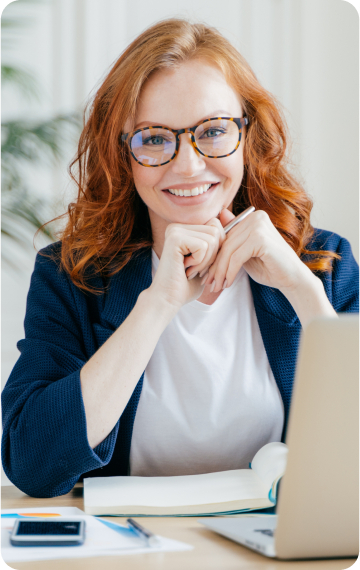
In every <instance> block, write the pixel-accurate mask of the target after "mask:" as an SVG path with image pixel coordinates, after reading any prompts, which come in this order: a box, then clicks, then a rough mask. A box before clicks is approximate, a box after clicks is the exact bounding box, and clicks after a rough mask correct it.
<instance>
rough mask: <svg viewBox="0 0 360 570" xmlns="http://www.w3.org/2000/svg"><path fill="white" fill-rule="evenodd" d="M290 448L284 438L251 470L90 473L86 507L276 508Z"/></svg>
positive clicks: (140, 511)
mask: <svg viewBox="0 0 360 570" xmlns="http://www.w3.org/2000/svg"><path fill="white" fill-rule="evenodd" d="M287 452H288V449H287V446H286V445H285V444H284V443H279V442H274V443H268V444H267V445H265V446H264V447H262V448H261V449H260V450H259V451H258V452H257V453H256V455H255V457H254V459H253V460H252V462H251V466H250V468H249V469H236V470H233V471H221V472H219V473H206V474H204V475H183V476H176V477H88V478H84V510H85V512H86V513H88V514H90V515H119V516H141V515H143V516H149V515H152V516H154V515H155V516H156V515H157V516H164V515H165V516H166V515H170V516H175V515H182V516H190V515H194V516H199V515H219V514H235V513H239V512H241V511H246V510H253V509H263V508H268V507H272V506H273V505H274V504H275V502H276V489H277V484H278V482H279V480H280V478H281V477H282V475H283V474H284V472H285V467H286V459H287Z"/></svg>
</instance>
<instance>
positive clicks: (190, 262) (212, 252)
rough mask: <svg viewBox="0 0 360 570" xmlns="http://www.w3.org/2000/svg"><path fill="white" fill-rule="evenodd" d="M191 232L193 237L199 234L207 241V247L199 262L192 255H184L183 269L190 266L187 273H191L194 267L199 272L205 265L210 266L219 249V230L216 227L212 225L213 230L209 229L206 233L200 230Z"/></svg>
mask: <svg viewBox="0 0 360 570" xmlns="http://www.w3.org/2000/svg"><path fill="white" fill-rule="evenodd" d="M191 234H192V235H193V236H194V237H196V236H199V237H201V238H202V239H203V240H204V241H206V242H207V243H208V249H207V252H206V255H205V257H204V259H202V260H201V261H200V263H199V262H197V259H195V257H194V256H193V255H191V254H189V256H186V257H185V259H184V267H185V269H188V268H190V267H191V268H192V269H191V271H189V273H192V272H193V271H194V270H195V268H196V269H197V271H198V272H201V271H202V270H203V269H204V268H205V267H208V266H210V265H211V264H212V263H213V261H214V260H215V259H216V255H217V252H218V250H219V239H220V232H219V230H218V229H217V228H214V227H213V230H210V232H209V233H207V234H204V233H202V232H194V233H193V232H191ZM189 273H188V275H189Z"/></svg>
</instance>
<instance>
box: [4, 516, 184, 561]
mask: <svg viewBox="0 0 360 570" xmlns="http://www.w3.org/2000/svg"><path fill="white" fill-rule="evenodd" d="M26 516H27V517H35V516H39V517H43V518H45V517H46V518H49V517H50V516H53V517H58V518H59V519H61V518H64V517H66V518H82V519H84V520H85V522H86V529H85V541H84V544H82V545H80V546H21V547H17V546H12V545H11V543H10V534H11V531H12V527H13V525H14V522H15V520H16V519H17V518H19V517H21V518H22V517H26ZM105 523H106V521H104V522H103V521H101V520H100V519H97V518H96V517H93V516H90V515H86V514H85V513H84V512H83V511H81V510H80V509H77V508H76V507H61V508H58V507H43V508H31V509H3V510H2V511H1V554H2V557H3V559H4V560H5V562H20V561H31V560H50V559H56V558H83V557H88V556H121V555H129V554H140V553H152V552H171V551H180V550H191V549H192V546H190V545H188V544H184V543H183V542H178V541H177V540H171V539H168V538H163V537H159V539H160V543H159V545H158V546H156V547H153V548H149V547H145V546H144V543H143V542H142V541H141V540H140V539H139V538H138V537H137V536H136V535H134V533H133V532H132V531H130V530H129V529H128V528H127V527H124V526H120V525H117V526H119V528H118V529H114V527H112V526H111V525H108V524H105Z"/></svg>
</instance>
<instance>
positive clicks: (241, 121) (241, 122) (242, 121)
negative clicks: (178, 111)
mask: <svg viewBox="0 0 360 570" xmlns="http://www.w3.org/2000/svg"><path fill="white" fill-rule="evenodd" d="M219 119H222V120H223V119H225V120H227V121H233V122H234V123H235V124H236V125H237V127H238V129H239V139H238V141H237V143H236V147H235V148H234V150H232V151H231V152H229V153H228V154H223V155H221V156H210V155H208V154H205V153H204V152H202V151H201V150H200V149H199V147H198V146H197V144H196V141H195V131H196V129H197V128H198V127H199V126H200V125H202V124H204V123H207V122H209V121H217V120H219ZM248 124H249V119H248V117H246V116H244V117H240V118H239V117H237V118H235V117H211V118H210V119H205V120H204V121H201V122H200V123H198V124H197V125H195V126H194V127H188V128H185V129H170V127H165V126H164V125H149V126H147V127H141V128H140V129H136V130H135V131H130V132H128V133H123V134H122V135H121V141H122V142H127V144H128V145H129V149H130V154H131V156H132V157H133V158H134V160H136V162H137V163H138V164H141V166H146V167H149V168H157V167H158V166H164V165H165V164H168V163H169V162H171V161H172V160H174V158H175V157H176V155H177V154H178V152H179V147H180V138H179V136H180V135H182V134H183V133H190V134H191V142H192V145H193V147H194V148H195V149H196V150H197V152H199V153H200V154H201V155H202V156H205V157H206V158H225V157H226V156H230V155H231V154H233V153H234V152H235V151H236V150H237V149H238V147H239V145H240V141H241V133H242V129H243V128H244V127H245V126H246V125H248ZM148 129H166V130H168V131H171V132H172V133H174V135H175V140H176V145H175V151H174V154H173V156H172V157H171V158H170V159H169V160H167V161H166V162H162V163H161V164H143V163H142V162H140V161H139V160H138V159H137V158H136V156H135V155H134V153H133V151H132V148H131V141H132V139H133V137H134V136H135V135H136V134H137V133H140V132H141V131H147V130H148Z"/></svg>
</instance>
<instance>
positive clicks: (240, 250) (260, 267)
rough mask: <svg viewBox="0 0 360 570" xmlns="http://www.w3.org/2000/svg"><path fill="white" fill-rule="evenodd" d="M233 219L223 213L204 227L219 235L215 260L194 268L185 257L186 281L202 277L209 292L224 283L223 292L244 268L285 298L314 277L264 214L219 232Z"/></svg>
mask: <svg viewBox="0 0 360 570" xmlns="http://www.w3.org/2000/svg"><path fill="white" fill-rule="evenodd" d="M234 217H235V216H234V214H232V213H231V212H230V211H229V210H227V209H224V210H222V212H221V214H220V221H219V220H218V219H217V218H213V219H211V220H209V221H208V222H207V223H206V224H205V225H210V226H213V227H214V228H217V229H218V232H219V236H218V241H219V249H218V251H217V255H216V258H215V260H214V261H213V262H212V264H211V265H208V266H207V267H206V266H205V265H204V263H203V262H202V263H198V264H194V259H192V257H185V259H184V266H185V268H186V270H187V273H186V275H187V277H189V275H190V276H191V275H193V276H194V277H197V279H199V278H201V277H202V281H201V284H202V285H204V286H205V285H210V284H212V287H211V290H212V291H213V292H218V291H220V290H221V289H222V288H223V286H224V283H225V286H224V288H225V287H229V286H231V285H232V283H233V282H234V280H235V277H236V275H237V273H238V272H239V270H240V269H241V267H244V269H245V270H246V272H247V273H248V274H249V275H250V277H251V278H252V279H254V281H256V282H257V283H260V284H261V285H266V286H268V287H275V288H277V289H279V290H280V291H282V292H283V293H284V294H286V293H291V292H292V291H293V290H294V289H296V287H297V286H298V285H299V284H301V283H302V282H303V281H304V280H309V279H311V278H314V277H315V276H314V275H313V274H312V272H311V271H310V269H309V268H308V267H307V266H306V265H305V264H304V263H303V262H302V261H301V260H300V259H299V257H298V256H297V254H296V253H295V251H294V250H293V249H292V248H291V247H290V245H289V244H288V243H287V242H286V241H285V240H284V238H283V237H282V236H281V234H280V233H279V232H278V230H277V229H276V228H275V226H274V225H273V224H272V222H271V220H270V218H269V216H268V214H267V213H266V212H264V211H262V210H257V211H255V212H253V213H251V214H250V215H249V216H247V217H246V218H245V219H244V220H243V221H241V222H240V223H238V224H236V225H235V226H234V227H233V228H232V229H231V230H230V231H229V232H228V233H227V234H225V233H224V231H223V230H222V228H223V227H224V226H225V225H226V224H228V223H229V222H230V221H231V220H232V219H233V218H234ZM215 233H216V232H215ZM204 261H205V260H204ZM207 270H208V272H207V273H206V271H207ZM196 272H198V273H197V275H196ZM191 278H193V277H191ZM213 282H215V284H214V283H213Z"/></svg>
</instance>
